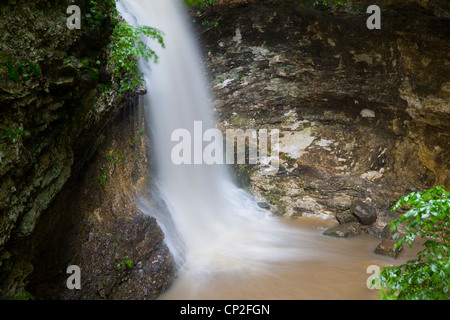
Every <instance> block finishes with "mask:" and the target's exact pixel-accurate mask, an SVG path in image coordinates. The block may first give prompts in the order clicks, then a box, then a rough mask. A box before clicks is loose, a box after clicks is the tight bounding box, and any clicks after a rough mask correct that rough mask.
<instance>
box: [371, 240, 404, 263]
mask: <svg viewBox="0 0 450 320" xmlns="http://www.w3.org/2000/svg"><path fill="white" fill-rule="evenodd" d="M396 243H397V240H392V239H384V240H383V241H381V243H380V244H379V245H378V246H377V247H376V248H375V250H374V251H373V252H374V253H376V254H380V255H383V256H388V257H392V258H394V259H395V258H397V256H398V254H399V253H400V251H401V250H402V248H403V247H402V246H400V247H398V248H396V247H395V244H396Z"/></svg>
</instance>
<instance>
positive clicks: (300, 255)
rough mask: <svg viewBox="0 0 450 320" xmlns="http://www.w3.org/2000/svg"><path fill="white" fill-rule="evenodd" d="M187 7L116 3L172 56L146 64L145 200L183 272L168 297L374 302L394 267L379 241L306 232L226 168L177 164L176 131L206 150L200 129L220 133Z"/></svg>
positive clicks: (159, 0) (145, 0) (174, 0)
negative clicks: (378, 278) (376, 274)
mask: <svg viewBox="0 0 450 320" xmlns="http://www.w3.org/2000/svg"><path fill="white" fill-rule="evenodd" d="M181 1H182V0H121V1H120V2H119V3H118V9H119V11H120V12H121V14H122V16H123V17H124V18H125V19H126V20H127V21H128V22H129V23H131V24H135V25H147V26H151V27H154V28H158V29H160V30H161V31H163V32H164V42H165V48H164V49H163V48H161V47H160V45H159V44H158V43H157V42H156V41H155V42H149V45H150V47H151V48H152V49H153V50H155V52H156V53H157V55H158V56H159V62H158V63H157V64H152V63H147V62H145V61H142V63H141V71H142V72H143V73H144V75H145V81H146V85H147V88H148V92H149V93H148V94H147V95H146V96H145V97H144V98H143V99H144V101H143V103H144V104H145V117H146V122H147V124H148V125H149V128H148V132H151V138H152V141H153V144H154V146H153V149H152V150H153V155H152V157H153V159H155V161H156V168H155V170H156V175H157V179H158V182H159V186H158V187H159V188H158V189H159V192H158V196H159V197H155V194H151V195H148V196H143V197H142V198H141V201H140V204H141V209H142V211H143V212H145V213H147V214H149V215H152V216H154V217H156V219H157V220H158V224H159V225H160V227H161V228H162V230H163V232H164V234H165V241H166V243H167V245H168V247H169V250H170V251H171V253H172V254H173V255H174V258H175V261H176V263H177V266H178V267H179V272H178V279H177V281H176V283H175V284H174V286H173V287H172V288H171V290H169V292H168V293H167V294H165V295H164V297H162V298H169V299H173V298H174V297H175V298H180V297H181V298H186V297H188V298H192V297H195V298H203V299H215V298H219V299H221V298H226V299H230V298H232V299H254V298H255V297H256V298H262V299H268V298H270V299H274V298H277V299H278V298H282V299H292V298H294V299H316V298H319V299H323V298H332V299H341V298H345V299H349V298H350V299H361V298H364V297H365V298H374V296H376V292H374V291H371V290H368V289H367V287H366V280H367V274H366V268H367V266H369V265H374V264H375V265H383V264H384V265H386V264H388V263H390V261H386V260H383V259H381V258H380V257H373V255H370V254H371V250H373V248H374V246H375V242H376V241H377V239H376V238H365V241H361V240H359V241H357V242H347V241H346V240H345V239H337V240H336V239H330V238H327V237H326V236H322V235H321V233H320V231H318V230H315V229H314V228H312V225H311V222H305V221H303V223H306V228H305V226H304V225H302V227H300V226H299V225H298V224H295V223H293V224H288V223H287V221H285V220H281V219H279V218H278V217H275V216H274V215H272V214H271V213H270V212H268V211H266V210H264V209H261V208H259V207H258V205H257V203H256V202H255V201H254V199H253V198H252V197H251V196H250V195H249V194H248V193H246V192H245V191H243V190H242V189H239V188H238V187H237V186H236V185H235V184H233V182H232V179H231V177H230V175H229V173H228V171H227V169H226V167H225V166H223V165H207V164H192V165H188V164H185V165H176V164H174V162H173V161H172V157H171V152H172V150H173V147H174V146H175V145H176V144H178V142H174V141H172V140H171V137H172V133H173V132H174V131H175V130H177V129H186V130H187V131H188V132H189V133H190V135H191V136H192V141H193V143H192V147H193V148H195V147H197V148H198V147H199V146H200V147H201V145H200V144H201V140H202V139H201V138H202V133H201V132H200V133H199V132H196V130H198V128H196V126H195V124H194V123H195V122H197V123H201V124H202V129H203V131H206V130H207V129H209V128H214V124H215V123H214V115H213V113H212V108H211V105H210V100H211V99H210V96H209V93H208V89H207V87H208V84H207V82H206V81H205V79H206V77H205V76H204V71H203V70H202V63H201V59H200V57H201V55H200V54H199V50H198V47H197V43H196V40H195V38H194V37H193V32H192V30H190V24H189V21H188V20H187V16H185V12H184V8H183V5H182V3H181ZM199 138H200V139H199ZM155 199H157V200H158V199H159V200H160V201H155ZM308 221H309V220H308ZM316 223H317V224H318V225H322V226H324V225H326V224H327V223H328V222H324V221H323V220H321V222H318V221H316V222H312V224H313V226H317V224H316ZM323 223H325V224H323ZM360 238H364V237H363V236H360ZM374 241H375V242H374ZM362 257H363V258H362Z"/></svg>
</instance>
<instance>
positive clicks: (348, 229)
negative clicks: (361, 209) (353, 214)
mask: <svg viewBox="0 0 450 320" xmlns="http://www.w3.org/2000/svg"><path fill="white" fill-rule="evenodd" d="M360 233H361V225H360V224H359V223H358V222H352V223H345V224H340V225H338V226H336V227H332V228H330V229H328V230H326V231H325V232H324V233H323V234H324V235H327V236H333V237H338V238H350V237H354V236H357V235H359V234H360Z"/></svg>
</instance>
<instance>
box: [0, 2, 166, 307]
mask: <svg viewBox="0 0 450 320" xmlns="http://www.w3.org/2000/svg"><path fill="white" fill-rule="evenodd" d="M76 5H78V6H79V7H80V9H81V15H82V24H81V29H79V30H77V29H73V30H70V29H69V28H68V27H67V25H66V22H67V18H68V17H69V14H66V12H67V7H68V6H69V3H68V2H67V1H57V2H49V1H28V0H15V1H1V2H0V29H1V30H2V31H1V34H0V106H1V107H0V299H6V298H13V299H14V298H23V297H25V298H27V295H26V294H27V292H26V290H25V289H26V284H27V283H29V282H30V279H31V281H32V282H33V285H34V287H33V288H35V289H36V290H37V292H31V294H36V293H38V292H39V293H41V294H42V295H41V296H36V297H37V298H40V297H42V296H45V297H64V298H76V297H77V296H76V295H75V296H74V295H72V296H71V295H62V294H61V292H64V290H63V291H59V292H58V291H54V290H50V289H49V285H50V282H49V283H48V284H47V286H46V289H47V291H45V292H44V291H43V288H42V287H40V286H38V285H37V283H39V281H37V280H36V279H38V278H37V277H38V275H39V276H42V277H43V278H41V279H46V281H47V280H49V279H53V278H52V276H54V275H58V274H59V271H62V272H63V273H64V274H63V276H65V269H66V267H67V264H68V263H70V262H71V261H72V263H74V260H73V259H76V258H78V263H79V264H80V267H81V268H82V272H83V273H84V274H85V275H87V274H89V273H88V271H86V270H87V269H86V268H88V269H89V266H88V264H89V263H92V264H96V266H97V267H96V268H93V269H94V270H96V272H99V270H102V271H105V272H106V273H107V274H108V276H109V278H108V279H106V280H105V279H103V280H105V284H104V290H100V291H101V292H102V295H103V296H104V297H113V296H114V295H116V296H119V293H116V292H115V291H114V288H118V286H119V283H120V281H119V280H121V279H122V280H123V279H124V278H127V279H131V278H132V275H133V272H134V271H135V272H136V274H137V275H139V276H140V277H143V278H145V279H147V278H148V277H152V281H154V282H147V283H154V286H153V287H151V288H150V287H148V288H146V290H147V293H148V294H147V295H145V297H147V298H152V297H155V295H157V294H158V293H159V292H160V291H161V290H162V288H164V286H165V284H164V283H165V282H164V281H165V280H164V279H169V278H170V276H169V277H167V278H164V277H159V276H157V275H156V274H157V273H158V272H159V273H158V274H161V275H164V276H165V275H167V274H169V273H170V272H172V271H173V270H170V266H171V262H170V259H169V257H170V254H169V253H168V252H167V249H166V248H164V246H163V245H162V238H163V235H162V233H161V230H159V228H158V226H157V225H156V223H154V221H152V220H151V219H150V218H149V217H146V218H147V219H145V217H143V214H142V212H139V210H137V209H136V208H130V210H129V211H126V212H128V213H129V217H128V216H127V215H126V214H125V211H123V212H121V214H122V218H123V219H125V220H126V222H123V223H122V225H123V226H124V227H126V228H127V230H129V231H130V234H132V235H133V237H134V239H133V241H134V243H135V244H136V245H139V243H141V245H142V246H144V244H145V246H147V251H145V250H143V251H142V252H140V253H139V254H138V253H136V252H135V251H131V250H129V248H130V247H132V245H131V243H130V242H129V241H131V240H129V241H128V242H125V244H124V245H123V248H124V250H125V248H126V250H127V251H128V255H129V256H130V260H132V261H133V263H138V262H139V261H141V264H140V268H134V269H131V270H125V271H126V273H127V275H126V276H125V275H119V274H117V273H113V274H112V275H111V274H110V271H111V270H110V269H108V268H106V267H105V266H104V265H102V264H101V263H100V262H99V261H100V260H96V259H101V257H102V254H101V251H102V250H104V251H105V252H104V254H103V258H104V259H105V261H106V260H108V259H110V262H111V263H112V262H113V260H114V259H113V258H114V254H115V253H113V252H112V251H111V250H110V251H108V250H106V249H105V248H107V247H108V246H107V245H106V243H107V242H108V241H109V242H111V241H112V240H111V239H110V238H111V237H112V236H108V235H107V234H101V235H98V234H97V233H96V232H97V231H98V230H97V229H95V228H97V227H98V224H92V225H89V224H88V223H87V221H86V220H83V217H89V219H91V218H92V216H90V215H87V212H90V213H93V212H94V211H91V209H92V208H91V207H87V206H85V205H87V204H88V203H84V202H83V200H84V201H87V200H88V197H87V196H86V195H84V196H83V195H82V194H81V193H78V194H77V193H75V192H72V193H70V191H67V190H68V188H69V190H72V189H70V188H75V187H74V186H76V182H77V181H78V180H79V179H81V178H80V174H81V173H83V172H84V170H85V169H86V166H87V164H88V163H89V162H90V161H91V159H92V157H93V156H94V155H95V153H96V150H97V149H98V147H99V145H100V144H102V143H103V142H104V141H105V134H104V130H105V128H107V126H108V125H109V124H110V122H111V120H112V119H113V118H115V117H116V116H117V113H118V112H119V111H120V110H122V109H123V108H124V102H123V100H120V99H119V98H118V94H117V92H115V91H114V88H113V87H112V86H111V82H112V80H113V77H114V76H113V72H112V70H110V68H111V66H110V65H109V64H108V63H107V61H108V57H109V55H110V52H109V51H108V44H109V36H110V35H111V32H112V26H111V24H110V22H109V21H107V20H108V19H104V20H103V21H102V22H101V23H98V24H95V23H88V21H87V19H84V17H85V14H86V13H87V12H89V5H90V1H87V0H82V1H77V3H76ZM134 136H138V134H137V133H136V132H135V133H133V136H131V137H129V138H128V140H127V143H128V141H130V140H132V139H135V138H134ZM136 156H137V155H136ZM93 170H95V174H93V179H92V180H91V183H92V185H93V186H94V187H96V186H97V183H98V181H97V176H99V177H100V176H101V175H100V174H99V173H98V171H97V170H98V168H95V169H93ZM69 181H70V183H69ZM123 187H124V188H127V186H125V185H123ZM78 190H79V189H78ZM64 195H65V196H66V197H67V198H66V199H65V200H61V198H62V197H64ZM94 195H95V193H93V194H92V195H91V196H94ZM109 196H110V197H111V198H109ZM109 196H108V197H105V198H102V199H100V200H99V199H97V200H96V201H92V202H91V203H90V204H91V205H92V204H93V203H94V202H96V203H98V204H99V205H100V204H103V205H104V203H109V202H111V201H112V199H115V197H116V195H115V194H114V193H112V194H110V195H109ZM72 197H73V198H76V199H77V201H75V202H71V201H70V199H72ZM127 201H131V200H130V199H129V198H126V199H125V200H123V203H127ZM133 201H134V199H133ZM61 202H65V203H66V205H68V204H71V206H72V207H70V206H69V207H67V206H64V205H62V204H61ZM56 207H57V208H59V210H56V209H54V208H56ZM113 207H114V206H112V207H111V208H113ZM117 207H119V206H118V205H117ZM52 208H53V209H52ZM55 210H56V212H55ZM83 210H86V211H83ZM93 214H94V213H93ZM94 216H95V214H94ZM105 220H106V219H104V220H103V221H105ZM43 221H45V223H44V222H43ZM93 221H95V220H93ZM75 222H76V223H75ZM141 222H142V223H144V224H147V227H146V228H143V227H142V228H140V229H139V228H137V227H136V226H135V224H136V223H141ZM97 223H100V222H98V221H97ZM45 224H47V226H45ZM117 224H120V222H118V221H117V220H115V219H111V220H110V221H109V224H107V225H108V226H109V228H111V229H114V226H116V227H117ZM87 225H89V226H90V227H87ZM105 228H106V227H105ZM106 229H108V228H106ZM75 230H76V231H78V232H79V233H78V234H77V233H73V232H74V231H75ZM89 233H92V237H93V239H95V245H92V241H93V240H92V239H89V236H87V237H85V236H86V235H89ZM94 234H95V236H94ZM140 237H143V238H140ZM139 239H140V240H139ZM89 240H91V242H89ZM138 240H139V241H138ZM84 241H87V242H84ZM82 244H83V245H82ZM80 246H82V247H83V248H85V250H84V251H83V250H81V247H80ZM45 248H48V249H45ZM118 248H119V247H118ZM97 249H98V250H100V253H99V252H98V251H97ZM110 254H112V255H113V257H112V258H111V256H110ZM121 254H122V252H121ZM37 255H39V256H37ZM126 255H127V254H126ZM126 255H125V256H126ZM158 255H159V258H158ZM87 256H89V257H91V258H94V257H95V259H94V260H89V259H88V258H86V257H87ZM125 256H123V257H122V256H120V257H117V259H119V258H120V259H121V260H119V261H118V263H120V261H122V259H125ZM79 257H85V258H84V259H82V258H79ZM152 261H155V263H153V267H152V268H154V269H151V268H150V269H149V265H150V266H151V265H152V264H151V263H152ZM114 262H115V260H114ZM133 266H134V265H133ZM157 267H158V268H159V270H160V271H158V272H156V273H155V270H156V269H157ZM101 268H103V269H101ZM112 269H114V268H112ZM166 269H167V272H166V271H164V272H163V270H166ZM58 270H59V271H58ZM91 270H92V269H91ZM138 270H140V271H139V273H138ZM152 270H153V271H152ZM33 272H35V274H33V276H31V278H29V277H30V274H32V273H33ZM49 272H50V273H51V276H49V274H48V273H49ZM137 275H136V276H137ZM65 278H66V277H65ZM65 278H64V279H65ZM162 278H164V279H163V280H161V279H162ZM85 279H89V277H87V278H85ZM97 280H98V281H97ZM147 280H148V279H147ZM49 281H50V280H49ZM62 283H65V280H64V281H63V282H62ZM99 283H100V284H102V281H101V280H99V278H95V277H92V278H91V283H90V284H87V283H83V286H84V287H85V289H86V291H84V293H83V294H85V296H86V297H100V296H99V295H97V294H96V292H97V287H95V289H93V288H94V285H95V286H97V285H99ZM129 283H133V282H132V281H130V282H129ZM45 284H46V283H41V285H45ZM88 288H90V289H88ZM63 289H65V290H67V288H63ZM130 290H131V289H127V290H125V289H124V290H123V291H122V296H121V297H125V296H127V295H128V296H129V293H127V292H128V291H130Z"/></svg>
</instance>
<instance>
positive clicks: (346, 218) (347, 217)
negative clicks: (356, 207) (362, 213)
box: [336, 211, 358, 224]
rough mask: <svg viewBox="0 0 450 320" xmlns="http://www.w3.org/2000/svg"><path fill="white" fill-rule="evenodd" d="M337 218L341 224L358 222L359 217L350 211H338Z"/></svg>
mask: <svg viewBox="0 0 450 320" xmlns="http://www.w3.org/2000/svg"><path fill="white" fill-rule="evenodd" d="M336 220H337V221H338V222H339V224H346V223H350V222H358V219H356V217H355V216H354V215H352V214H351V213H350V212H348V211H345V212H339V213H337V214H336Z"/></svg>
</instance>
